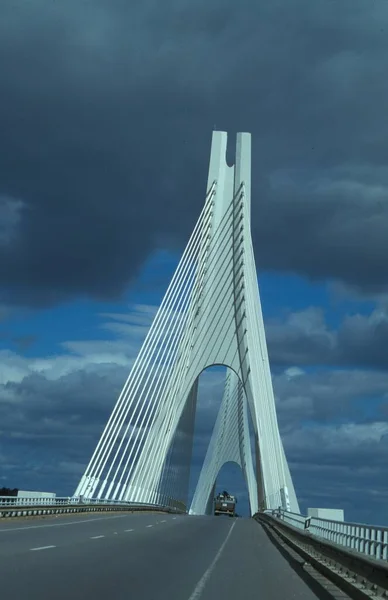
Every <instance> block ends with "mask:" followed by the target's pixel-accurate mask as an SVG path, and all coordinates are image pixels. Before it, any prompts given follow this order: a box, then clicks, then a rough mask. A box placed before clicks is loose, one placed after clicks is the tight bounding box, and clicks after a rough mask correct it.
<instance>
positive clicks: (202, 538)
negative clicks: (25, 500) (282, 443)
mask: <svg viewBox="0 0 388 600" xmlns="http://www.w3.org/2000/svg"><path fill="white" fill-rule="evenodd" d="M0 581H1V589H2V595H3V596H4V598H7V597H12V598H29V599H30V600H35V599H36V600H38V599H39V600H46V599H50V600H52V599H53V598H55V599H56V600H62V599H63V600H65V599H66V600H68V599H69V598H72V600H77V599H80V600H81V599H82V600H87V599H89V598H93V599H96V600H98V599H100V598H101V599H104V600H106V598H112V599H114V600H124V599H125V600H128V598H142V600H154V599H155V598H157V599H158V600H214V599H215V598H220V599H222V600H231V599H233V600H244V599H250V598H263V600H264V599H265V600H278V599H279V598H298V600H312V599H315V598H317V597H318V596H316V595H315V593H314V592H313V591H312V589H311V588H310V587H309V586H308V585H307V583H306V582H305V581H303V580H302V579H301V578H300V577H299V576H298V575H297V574H296V572H295V571H294V570H293V569H292V567H291V566H290V565H289V563H288V562H287V561H286V560H285V558H284V557H283V556H282V554H280V552H279V551H278V550H277V549H276V547H275V546H274V545H273V544H272V543H271V542H270V540H269V539H268V537H267V535H266V533H265V532H264V531H263V529H262V528H261V526H260V525H258V524H257V523H256V522H255V521H253V520H250V519H229V518H223V517H220V518H215V517H187V516H176V517H174V516H172V515H161V514H141V515H127V514H125V515H123V514H119V515H99V516H96V515H87V516H86V515H77V516H74V515H69V516H68V517H60V518H47V519H44V520H41V519H34V520H29V521H28V522H27V521H25V520H12V521H7V522H6V523H0Z"/></svg>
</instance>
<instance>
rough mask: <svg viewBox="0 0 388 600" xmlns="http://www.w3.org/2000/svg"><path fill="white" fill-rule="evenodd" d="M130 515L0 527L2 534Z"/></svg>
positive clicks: (121, 517) (123, 516)
mask: <svg viewBox="0 0 388 600" xmlns="http://www.w3.org/2000/svg"><path fill="white" fill-rule="evenodd" d="M128 516H129V515H114V516H109V517H97V518H95V519H79V520H78V521H67V523H45V524H44V525H27V526H26V527H4V529H3V528H0V534H1V533H3V531H5V532H7V531H23V530H24V529H42V528H43V527H67V526H68V525H78V524H79V523H92V522H93V521H106V520H107V519H123V518H125V517H128Z"/></svg>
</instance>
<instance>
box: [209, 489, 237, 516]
mask: <svg viewBox="0 0 388 600" xmlns="http://www.w3.org/2000/svg"><path fill="white" fill-rule="evenodd" d="M236 504H237V498H236V497H235V496H231V495H230V494H229V493H228V492H226V491H224V492H222V493H221V494H218V496H216V498H215V500H214V514H215V515H216V516H218V515H229V517H235V516H236Z"/></svg>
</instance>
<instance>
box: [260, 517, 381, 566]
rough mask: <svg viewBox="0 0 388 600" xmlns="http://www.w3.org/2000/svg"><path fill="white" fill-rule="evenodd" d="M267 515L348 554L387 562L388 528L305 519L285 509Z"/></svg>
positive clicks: (313, 518) (315, 518) (314, 518)
mask: <svg viewBox="0 0 388 600" xmlns="http://www.w3.org/2000/svg"><path fill="white" fill-rule="evenodd" d="M265 512H266V514H272V516H274V517H277V518H278V519H281V520H282V521H284V523H287V524H288V525H292V526H293V527H296V528H297V529H302V530H304V531H306V532H308V533H310V534H312V535H313V536H315V537H317V538H321V539H324V540H327V541H329V542H333V543H334V544H338V545H340V546H344V547H345V548H348V549H349V550H356V551H357V552H360V553H362V554H366V555H367V556H370V557H372V558H376V559H378V560H385V561H386V560H388V527H378V526H376V525H364V524H361V523H346V522H344V521H331V520H329V519H320V518H317V517H305V516H303V515H300V514H297V513H292V512H287V511H284V510H282V509H278V510H274V511H270V510H267V511H265Z"/></svg>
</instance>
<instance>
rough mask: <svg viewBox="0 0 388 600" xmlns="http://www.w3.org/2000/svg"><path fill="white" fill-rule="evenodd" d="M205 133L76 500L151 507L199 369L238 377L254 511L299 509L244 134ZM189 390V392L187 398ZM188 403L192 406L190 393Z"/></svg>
mask: <svg viewBox="0 0 388 600" xmlns="http://www.w3.org/2000/svg"><path fill="white" fill-rule="evenodd" d="M226 145H227V134H226V133H225V132H220V131H215V132H213V139H212V147H211V155H210V166H209V176H208V185H207V194H206V201H205V206H204V208H203V210H202V213H201V215H200V218H199V220H198V222H197V225H196V227H195V229H194V232H193V235H192V237H191V239H190V241H189V244H188V246H187V248H186V250H185V252H184V255H183V257H182V260H181V262H180V264H179V266H178V268H177V271H176V273H175V275H174V278H173V280H172V282H171V284H170V287H169V289H168V291H167V293H166V296H165V298H164V299H163V302H162V305H161V307H160V309H159V311H158V314H157V316H156V317H155V320H154V323H153V324H152V327H151V329H150V331H149V334H148V336H147V338H146V340H145V342H144V344H143V346H142V348H141V350H140V353H139V356H138V358H137V360H136V362H135V365H134V367H133V369H132V371H131V373H130V376H129V378H128V380H127V382H126V384H125V386H124V388H123V391H122V393H121V395H120V398H119V400H118V402H117V404H116V406H115V408H114V411H113V413H112V415H111V418H110V420H109V422H108V424H107V426H106V428H105V431H104V433H103V435H102V436H101V439H100V441H99V443H98V445H97V448H96V450H95V452H94V454H93V456H92V459H91V461H90V463H89V465H88V467H87V469H86V471H85V474H84V476H83V477H82V479H81V481H80V484H79V486H78V488H77V490H76V495H84V496H86V497H92V496H97V497H99V498H102V497H111V498H119V499H127V500H133V501H139V502H158V501H160V500H159V491H158V490H160V481H161V478H162V472H163V465H164V463H165V460H166V456H167V453H168V450H169V448H170V446H171V444H172V440H173V438H174V434H175V431H176V428H177V425H178V422H179V419H180V417H181V415H182V411H183V410H184V407H185V403H186V402H187V399H188V397H189V394H190V397H191V396H192V394H193V393H194V392H193V390H195V384H196V381H197V378H198V377H199V375H200V373H201V372H202V371H203V370H204V369H206V368H207V367H210V366H212V365H217V364H218V365H225V366H227V367H229V368H230V369H232V370H233V371H234V372H235V373H236V375H237V377H238V378H239V380H240V382H241V385H242V388H243V390H244V393H245V396H246V398H247V401H248V406H249V410H250V413H251V417H252V423H253V428H254V434H255V440H256V446H257V452H256V454H257V457H258V465H257V481H258V487H259V499H260V506H261V507H266V508H276V507H278V506H283V507H284V508H291V510H295V511H296V512H297V511H298V504H297V500H296V496H295V492H294V489H293V485H292V481H291V477H290V475H289V471H288V467H287V462H286V459H285V455H284V451H283V447H282V442H281V439H280V435H279V430H278V424H277V417H276V410H275V402H274V395H273V390H272V382H271V374H270V368H269V361H268V353H267V345H266V339H265V332H264V324H263V317H262V312H261V304H260V298H259V289H258V284H257V275H256V267H255V261H254V255H253V247H252V239H251V229H250V191H251V137H250V134H248V133H239V134H237V146H236V159H235V165H234V166H232V167H229V166H228V165H227V163H226ZM195 393H196V392H195ZM191 401H194V402H195V400H193V398H192V397H191Z"/></svg>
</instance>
